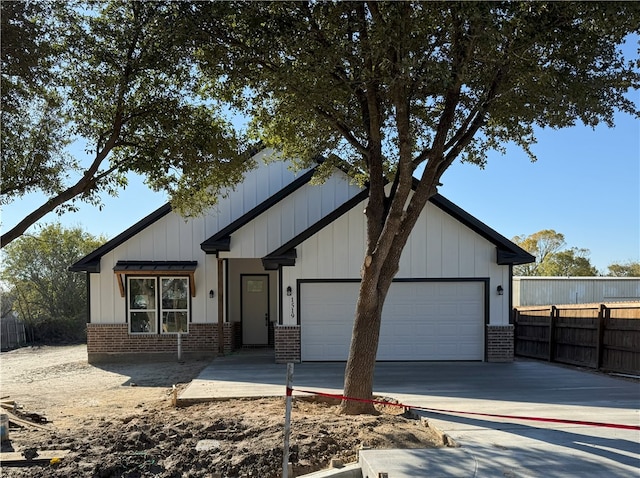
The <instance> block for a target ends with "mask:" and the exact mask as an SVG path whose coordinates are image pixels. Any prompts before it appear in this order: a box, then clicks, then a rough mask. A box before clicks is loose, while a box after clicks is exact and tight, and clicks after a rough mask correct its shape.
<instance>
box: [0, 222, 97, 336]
mask: <svg viewBox="0 0 640 478" xmlns="http://www.w3.org/2000/svg"><path fill="white" fill-rule="evenodd" d="M104 241H105V239H104V238H102V237H99V238H96V237H94V236H92V235H90V234H88V233H86V232H84V231H83V230H82V229H80V228H71V229H65V228H63V227H62V226H61V225H59V224H52V225H46V226H44V227H42V228H40V230H39V232H38V233H37V234H33V235H23V236H21V237H20V238H18V239H16V240H15V241H14V242H12V243H11V244H9V245H8V246H7V247H6V248H4V249H3V250H2V256H3V257H2V269H1V270H0V279H1V280H2V291H1V293H2V308H1V310H2V317H3V318H4V317H7V316H9V315H10V314H12V315H15V316H17V317H18V319H20V320H22V321H23V322H24V324H25V330H26V334H27V342H29V343H47V344H51V343H77V342H83V341H85V340H86V325H85V323H86V316H87V288H86V278H85V276H84V275H82V274H77V273H75V272H69V270H68V268H69V266H70V265H71V264H73V263H74V262H76V261H77V260H78V259H80V258H82V257H83V256H85V255H86V254H88V253H89V252H91V251H92V250H94V249H96V248H97V247H99V246H100V245H101V244H102V243H104Z"/></svg>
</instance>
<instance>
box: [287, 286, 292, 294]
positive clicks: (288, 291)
mask: <svg viewBox="0 0 640 478" xmlns="http://www.w3.org/2000/svg"><path fill="white" fill-rule="evenodd" d="M291 294H293V290H292V289H291V286H288V287H287V295H288V296H290V295H291Z"/></svg>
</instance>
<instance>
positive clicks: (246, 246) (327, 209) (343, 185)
mask: <svg viewBox="0 0 640 478" xmlns="http://www.w3.org/2000/svg"><path fill="white" fill-rule="evenodd" d="M359 192H360V188H359V187H357V186H356V185H354V184H352V182H351V181H350V179H349V178H348V177H347V175H346V174H344V173H343V172H341V171H337V172H336V173H335V174H334V175H332V176H331V177H330V178H328V179H327V180H326V181H325V182H324V183H323V184H322V187H319V186H317V185H312V184H305V185H304V186H302V187H301V188H300V189H298V190H297V191H295V192H293V193H292V194H290V195H289V196H287V197H286V198H284V199H283V200H282V201H280V202H279V203H278V204H276V205H274V206H273V207H271V208H269V210H267V211H265V212H264V213H263V214H261V215H260V216H258V217H257V218H255V219H254V220H252V221H250V222H249V223H248V224H246V225H244V226H243V227H241V228H240V229H238V230H237V231H236V232H234V233H233V239H232V241H231V250H230V251H228V252H221V253H220V257H223V258H224V257H233V258H255V257H264V256H266V255H268V254H269V253H271V252H273V251H274V250H276V249H277V248H279V247H280V246H282V245H283V244H285V243H287V242H288V241H289V240H291V239H293V238H294V237H296V236H297V235H298V234H301V233H302V232H304V231H305V230H307V229H308V228H309V227H311V226H312V225H313V224H315V223H316V222H318V221H320V220H321V219H322V218H323V217H325V216H327V215H328V214H330V213H332V212H333V211H334V210H335V209H336V208H338V207H340V206H341V205H342V204H344V203H345V202H347V201H348V200H349V199H351V198H352V197H354V196H356V195H357V194H358V193H359Z"/></svg>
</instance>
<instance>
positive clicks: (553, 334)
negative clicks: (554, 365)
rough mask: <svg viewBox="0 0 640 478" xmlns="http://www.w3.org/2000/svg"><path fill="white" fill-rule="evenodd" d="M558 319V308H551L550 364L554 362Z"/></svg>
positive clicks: (553, 306)
mask: <svg viewBox="0 0 640 478" xmlns="http://www.w3.org/2000/svg"><path fill="white" fill-rule="evenodd" d="M557 317H558V308H557V307H556V306H555V305H552V306H551V311H550V312H549V358H548V361H549V362H553V359H554V356H555V348H556V318H557Z"/></svg>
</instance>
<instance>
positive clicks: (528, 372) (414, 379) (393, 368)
mask: <svg viewBox="0 0 640 478" xmlns="http://www.w3.org/2000/svg"><path fill="white" fill-rule="evenodd" d="M285 373H286V366H285V365H281V364H274V363H273V357H272V355H266V354H265V353H264V352H254V353H248V354H247V353H244V352H243V353H241V354H236V355H230V356H227V357H224V358H220V359H216V360H214V361H213V362H212V363H211V365H209V366H208V367H207V368H205V369H204V370H203V371H202V373H201V374H200V376H199V377H198V378H197V379H195V380H193V381H192V382H191V384H190V385H189V386H188V387H187V388H186V389H185V390H184V391H183V393H182V394H181V395H180V396H179V399H180V400H194V401H207V400H216V399H227V398H235V397H261V396H283V395H284V394H285V385H284V382H285ZM343 373H344V364H343V363H302V364H296V365H295V369H294V385H293V387H294V390H295V389H296V388H297V389H310V390H316V391H329V392H332V393H341V390H342V379H343ZM374 390H375V393H376V394H377V395H382V396H387V397H392V398H395V399H398V400H399V401H400V402H402V403H405V404H408V405H413V406H419V407H428V408H431V409H444V410H456V411H466V412H477V413H489V414H500V415H516V416H533V417H547V418H559V419H569V420H584V421H591V422H606V423H617V424H626V425H636V426H637V425H640V410H639V408H640V382H638V381H629V380H623V379H620V378H615V377H608V376H605V375H601V374H596V373H592V372H588V371H579V370H575V369H571V368H566V367H561V366H557V365H551V364H547V363H543V362H534V361H516V362H514V363H507V364H499V363H480V362H411V363H399V362H382V363H378V364H377V365H376V371H375V379H374ZM420 413H421V415H424V416H426V417H428V418H429V420H430V421H431V422H432V423H433V424H434V425H435V426H436V427H437V428H439V429H440V430H442V431H444V432H445V433H447V434H448V435H449V436H450V437H452V438H453V439H454V440H455V441H456V442H457V443H458V444H459V445H460V448H447V449H438V450H418V451H415V450H392V451H379V450H372V451H371V452H369V453H368V454H367V456H369V457H370V458H368V459H370V460H371V461H375V462H376V464H375V466H376V468H375V469H376V470H378V471H385V472H387V473H388V476H389V477H394V478H400V477H421V476H429V477H430V478H437V477H574V476H575V477H585V476H589V477H596V476H606V477H608V478H612V477H620V478H622V477H624V478H627V477H630V476H640V432H639V431H637V430H623V429H617V428H605V427H597V426H583V425H571V424H559V423H548V422H539V421H524V420H515V419H499V418H491V417H483V416H477V415H462V414H451V413H446V414H445V413H432V412H420ZM372 470H373V468H372ZM363 471H364V468H363ZM371 473H373V471H372V472H371ZM373 476H377V473H376V474H375V475H373ZM370 478H371V477H370Z"/></svg>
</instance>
